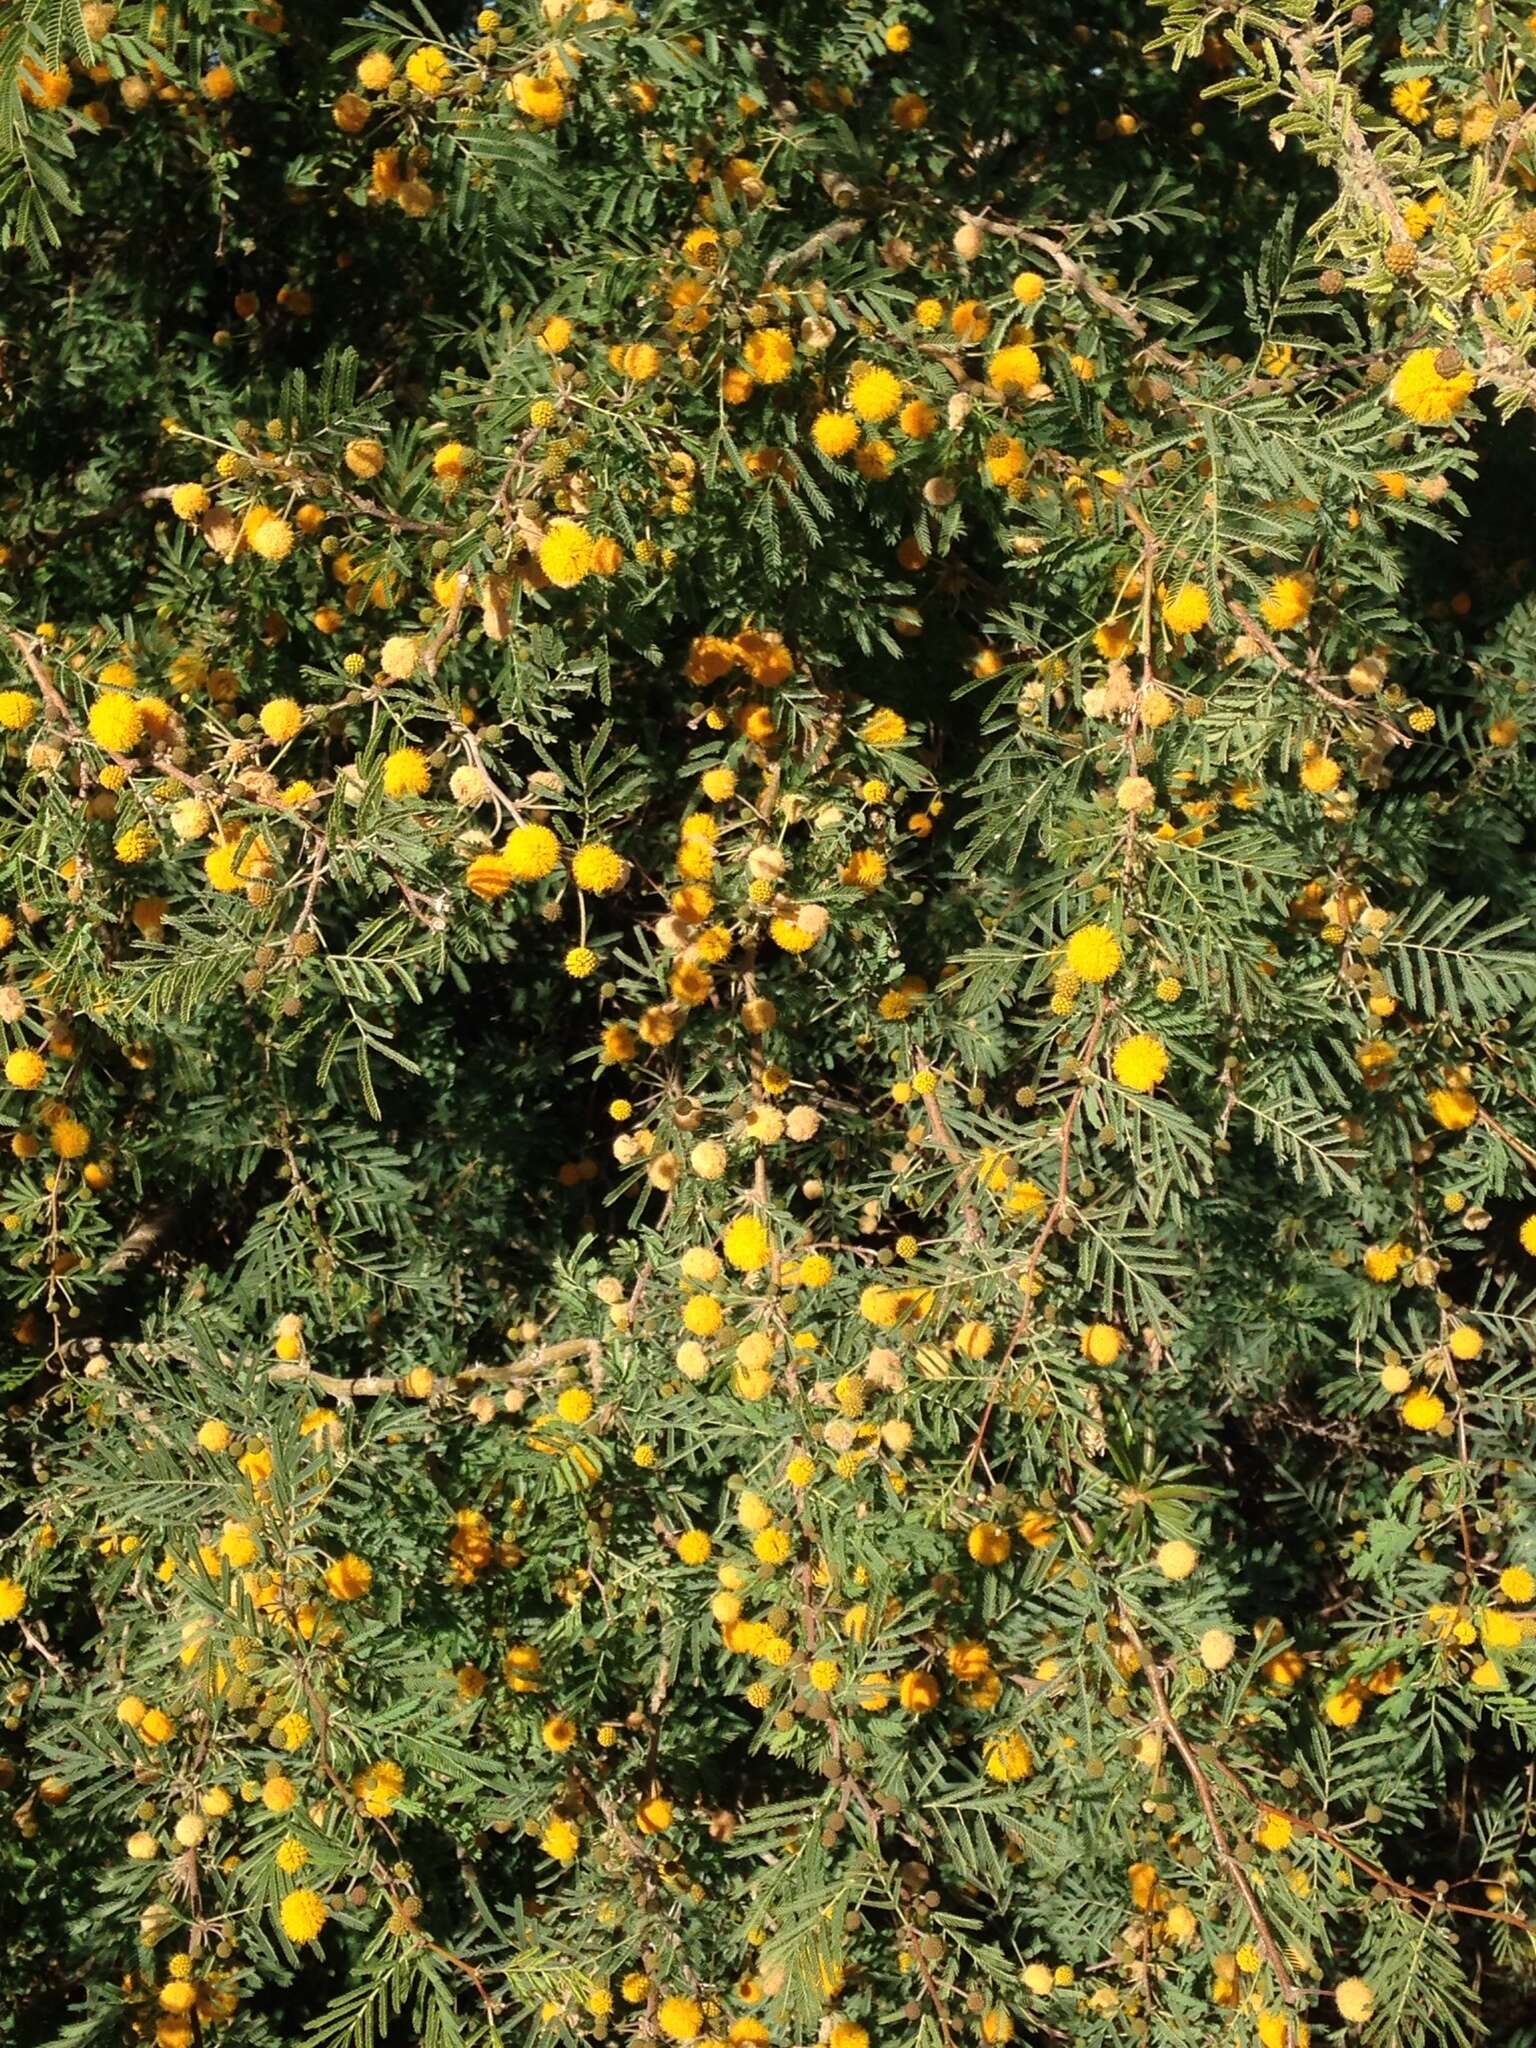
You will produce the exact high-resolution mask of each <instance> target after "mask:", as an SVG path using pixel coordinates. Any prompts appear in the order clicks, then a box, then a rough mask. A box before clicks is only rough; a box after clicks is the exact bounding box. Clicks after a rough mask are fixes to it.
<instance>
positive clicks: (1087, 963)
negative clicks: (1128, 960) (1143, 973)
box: [1067, 924, 1124, 981]
mask: <svg viewBox="0 0 1536 2048" xmlns="http://www.w3.org/2000/svg"><path fill="white" fill-rule="evenodd" d="M1123 957H1124V956H1123V955H1122V953H1121V951H1120V941H1119V940H1118V939H1117V938H1116V937H1115V935H1114V933H1113V932H1112V931H1111V930H1110V929H1109V927H1108V926H1107V925H1102V924H1085V925H1084V926H1083V927H1082V929H1081V930H1080V931H1075V932H1074V933H1073V934H1072V936H1071V938H1070V939H1068V941H1067V966H1068V967H1069V968H1070V969H1071V971H1072V973H1074V974H1075V975H1076V976H1077V978H1078V980H1079V981H1108V980H1109V978H1110V976H1111V975H1112V974H1114V973H1115V972H1116V971H1117V970H1118V968H1119V966H1120V962H1121V960H1122V958H1123Z"/></svg>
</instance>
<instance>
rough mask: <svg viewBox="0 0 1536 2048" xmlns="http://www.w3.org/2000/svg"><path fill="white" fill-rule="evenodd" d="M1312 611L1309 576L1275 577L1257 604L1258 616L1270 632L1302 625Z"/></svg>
mask: <svg viewBox="0 0 1536 2048" xmlns="http://www.w3.org/2000/svg"><path fill="white" fill-rule="evenodd" d="M1311 609H1312V578H1311V577H1310V576H1299V575H1297V576H1277V577H1276V578H1275V580H1274V582H1273V583H1271V585H1270V586H1269V589H1268V590H1267V591H1266V592H1265V594H1264V596H1263V597H1262V599H1261V600H1260V602H1259V615H1260V617H1261V618H1262V619H1263V621H1264V623H1265V625H1266V626H1268V627H1269V628H1270V629H1271V631H1272V632H1276V633H1288V632H1290V631H1291V630H1292V628H1293V627H1296V626H1300V625H1304V624H1305V622H1306V617H1307V614H1308V612H1309V611H1310V610H1311Z"/></svg>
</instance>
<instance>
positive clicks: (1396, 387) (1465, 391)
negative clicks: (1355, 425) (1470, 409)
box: [1387, 348, 1477, 427]
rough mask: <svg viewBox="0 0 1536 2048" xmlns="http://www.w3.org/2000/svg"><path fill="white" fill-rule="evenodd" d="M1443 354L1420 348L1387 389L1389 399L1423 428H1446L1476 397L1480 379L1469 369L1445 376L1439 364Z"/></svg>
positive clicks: (1401, 368) (1399, 370) (1405, 363)
mask: <svg viewBox="0 0 1536 2048" xmlns="http://www.w3.org/2000/svg"><path fill="white" fill-rule="evenodd" d="M1439 354H1440V351H1439V350H1438V349H1433V348H1416V349H1415V350H1414V351H1413V353H1412V355H1410V356H1408V357H1406V358H1405V359H1404V361H1403V363H1402V365H1401V366H1400V368H1399V369H1398V372H1397V375H1396V376H1395V377H1394V378H1393V379H1392V382H1391V383H1390V384H1389V385H1388V386H1387V399H1388V401H1389V403H1390V404H1392V405H1395V406H1396V407H1397V409H1398V411H1399V412H1401V413H1406V414H1407V415H1408V417H1409V419H1411V420H1416V421H1417V422H1418V424H1419V425H1420V426H1422V427H1439V426H1444V425H1445V423H1446V422H1447V421H1448V420H1453V419H1455V417H1456V415H1457V414H1458V413H1459V412H1460V411H1461V409H1462V407H1463V406H1464V405H1465V404H1466V402H1467V400H1468V399H1469V398H1470V397H1471V396H1472V390H1473V386H1474V384H1475V383H1476V381H1477V380H1476V379H1475V378H1474V376H1473V375H1472V372H1471V371H1470V370H1468V369H1465V368H1463V369H1460V370H1457V371H1455V372H1454V373H1453V374H1452V375H1450V376H1446V375H1444V374H1443V373H1442V372H1441V371H1440V370H1439V369H1438V368H1437V367H1436V364H1437V362H1438V359H1439Z"/></svg>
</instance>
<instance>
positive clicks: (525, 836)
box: [500, 825, 560, 882]
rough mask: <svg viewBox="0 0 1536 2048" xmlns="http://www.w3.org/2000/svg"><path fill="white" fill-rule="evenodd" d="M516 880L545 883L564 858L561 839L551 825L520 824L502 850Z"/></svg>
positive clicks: (509, 836) (503, 856)
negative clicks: (561, 854) (545, 878)
mask: <svg viewBox="0 0 1536 2048" xmlns="http://www.w3.org/2000/svg"><path fill="white" fill-rule="evenodd" d="M500 857H501V859H502V860H503V861H504V862H505V863H506V866H507V868H508V869H509V871H510V873H511V876H512V879H513V881H515V882H542V881H543V879H544V877H545V876H546V875H549V874H553V873H554V870H555V867H556V864H557V863H558V861H559V859H560V842H559V840H558V839H557V838H556V837H555V835H554V833H553V832H551V831H550V829H549V827H548V826H547V825H518V826H517V827H515V828H514V830H513V831H512V832H511V833H510V834H509V835H508V838H507V843H506V845H505V846H504V847H503V848H502V850H501V856H500Z"/></svg>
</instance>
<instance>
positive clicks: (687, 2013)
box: [656, 1994, 704, 2041]
mask: <svg viewBox="0 0 1536 2048" xmlns="http://www.w3.org/2000/svg"><path fill="white" fill-rule="evenodd" d="M656 2025H657V2027H658V2028H659V2029H660V2031H661V2032H662V2033H663V2034H665V2035H666V2037H667V2039H668V2040H669V2041H696V2040H697V2039H698V2038H699V2035H700V2033H701V2032H702V2031H703V2026H704V2013H703V2010H702V2008H701V2007H700V2005H699V2002H698V2000H697V1999H696V1998H682V1997H679V1996H677V1995H676V1994H674V1995H673V1996H672V1997H671V1998H664V1999H663V2000H662V2001H661V2004H660V2005H659V2006H658V2007H657V2008H656Z"/></svg>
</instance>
